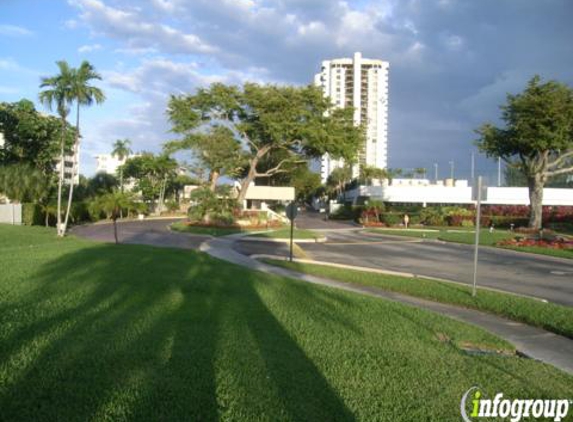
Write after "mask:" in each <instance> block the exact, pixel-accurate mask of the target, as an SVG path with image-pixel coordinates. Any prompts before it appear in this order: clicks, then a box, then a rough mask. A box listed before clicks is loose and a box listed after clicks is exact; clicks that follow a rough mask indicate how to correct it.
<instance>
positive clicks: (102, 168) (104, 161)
mask: <svg viewBox="0 0 573 422" xmlns="http://www.w3.org/2000/svg"><path fill="white" fill-rule="evenodd" d="M129 158H132V156H129V157H124V158H123V159H122V160H120V159H119V158H118V157H117V156H115V155H113V154H99V155H96V156H95V159H96V162H97V166H96V173H106V174H111V175H114V176H115V175H117V168H118V167H119V166H122V165H124V164H125V162H126V161H127V160H128V159H129Z"/></svg>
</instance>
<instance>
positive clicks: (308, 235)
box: [250, 227, 324, 240]
mask: <svg viewBox="0 0 573 422" xmlns="http://www.w3.org/2000/svg"><path fill="white" fill-rule="evenodd" d="M293 235H294V238H295V239H315V240H317V239H322V238H324V236H322V235H320V234H317V233H315V232H313V231H311V230H305V229H294V233H293ZM250 236H251V237H264V238H272V239H290V227H283V228H282V229H279V230H273V231H270V232H264V233H255V234H252V235H250Z"/></svg>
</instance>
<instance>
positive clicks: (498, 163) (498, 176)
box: [497, 157, 501, 187]
mask: <svg viewBox="0 0 573 422" xmlns="http://www.w3.org/2000/svg"><path fill="white" fill-rule="evenodd" d="M497 186H498V187H500V186H501V157H497Z"/></svg>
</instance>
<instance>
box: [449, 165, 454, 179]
mask: <svg viewBox="0 0 573 422" xmlns="http://www.w3.org/2000/svg"><path fill="white" fill-rule="evenodd" d="M450 179H452V180H454V162H453V161H450Z"/></svg>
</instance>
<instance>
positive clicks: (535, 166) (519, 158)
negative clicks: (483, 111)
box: [476, 76, 573, 229]
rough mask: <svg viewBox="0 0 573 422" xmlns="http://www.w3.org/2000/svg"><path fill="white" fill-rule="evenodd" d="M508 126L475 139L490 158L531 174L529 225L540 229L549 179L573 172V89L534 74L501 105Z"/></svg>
mask: <svg viewBox="0 0 573 422" xmlns="http://www.w3.org/2000/svg"><path fill="white" fill-rule="evenodd" d="M501 110H502V117H501V118H502V120H503V121H504V123H505V128H499V127H496V126H494V125H492V124H489V123H488V124H485V125H483V126H481V127H480V128H479V129H478V130H477V133H478V134H479V135H480V138H479V139H478V140H477V141H476V144H477V145H478V147H479V149H480V150H481V151H483V152H485V153H486V154H487V155H488V156H490V157H499V158H501V159H502V160H504V161H505V162H507V163H510V164H511V165H513V166H516V167H517V168H518V169H519V170H520V171H521V172H522V173H523V174H525V176H526V178H527V185H528V188H529V201H530V217H529V227H531V228H535V229H540V228H541V224H542V213H543V188H544V186H545V184H546V182H547V181H548V179H549V178H551V177H554V176H559V175H564V174H569V173H573V90H572V89H571V88H569V87H568V86H567V85H564V84H562V83H559V82H556V81H548V82H545V83H542V82H541V78H540V77H539V76H535V77H533V78H532V79H531V80H530V81H529V83H528V85H527V87H526V89H525V90H524V91H523V92H522V93H521V94H517V95H511V94H508V96H507V104H505V105H503V106H501Z"/></svg>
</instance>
